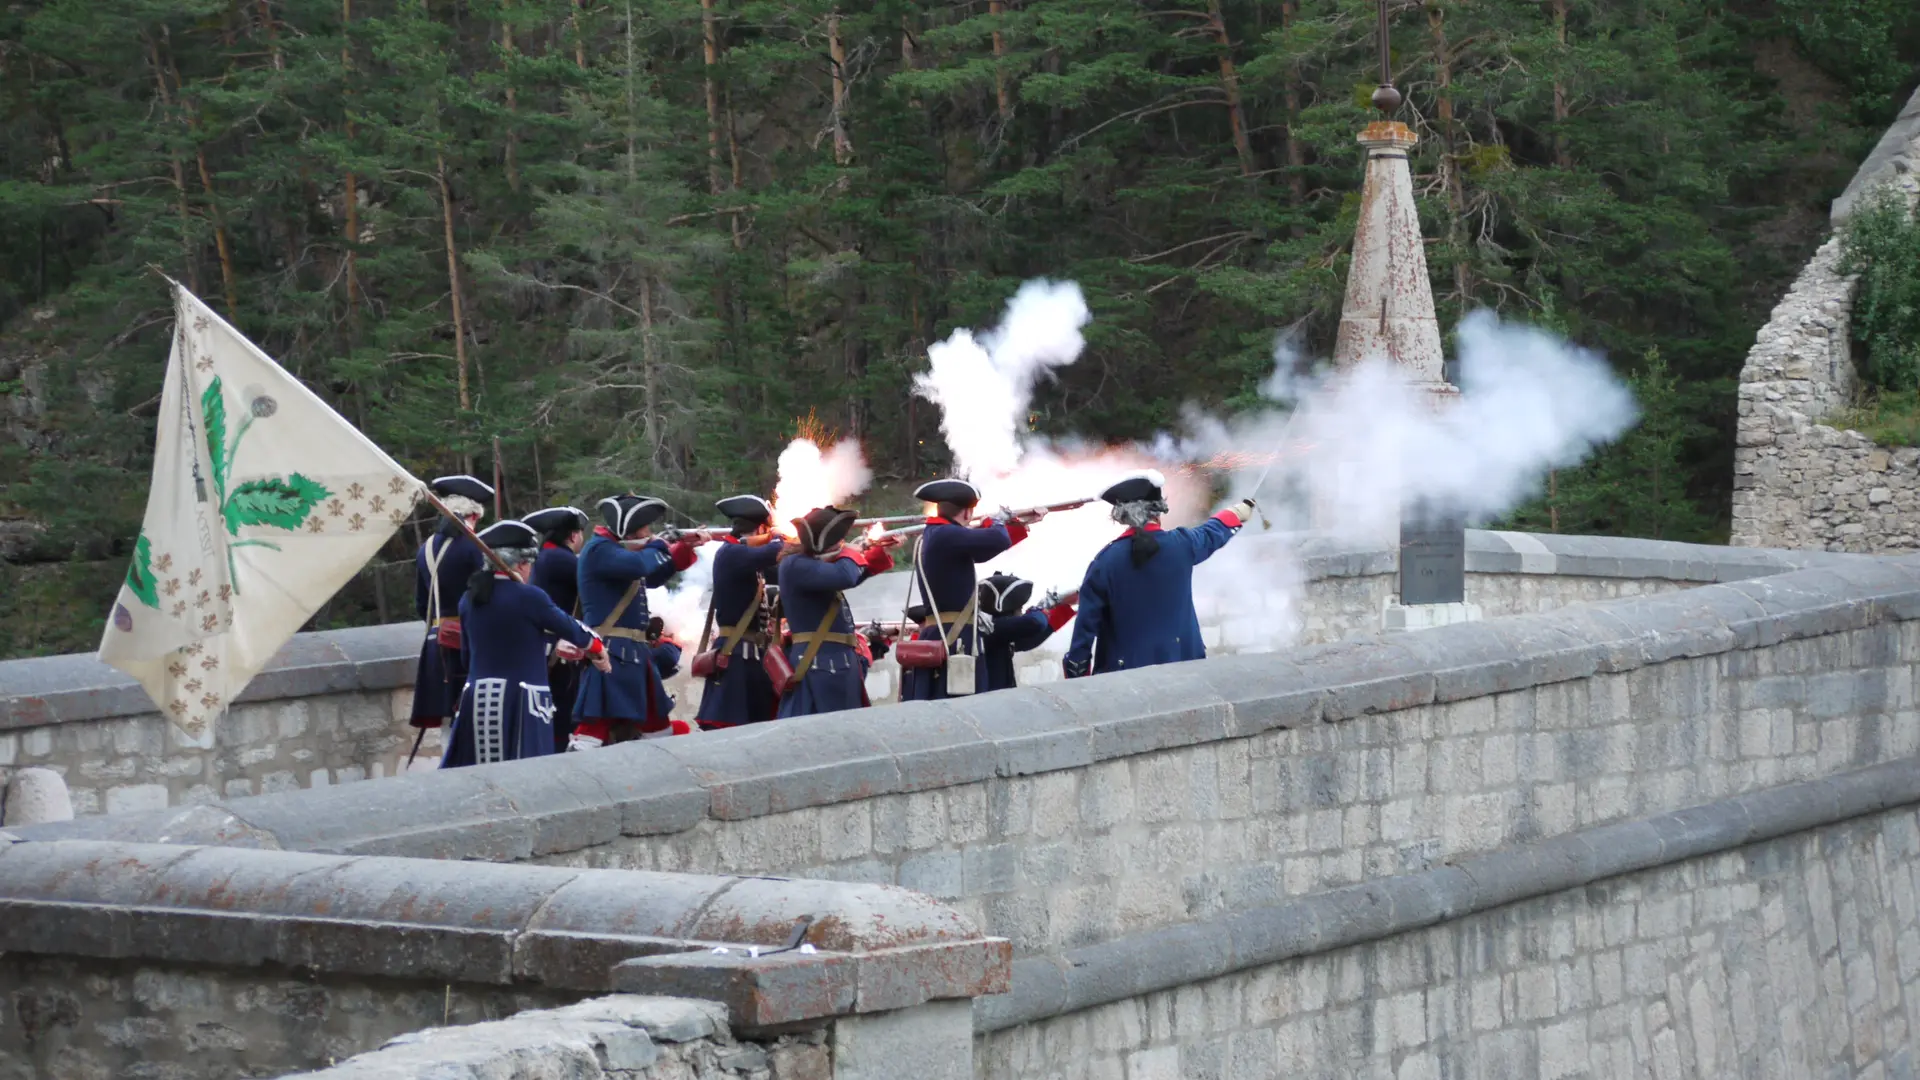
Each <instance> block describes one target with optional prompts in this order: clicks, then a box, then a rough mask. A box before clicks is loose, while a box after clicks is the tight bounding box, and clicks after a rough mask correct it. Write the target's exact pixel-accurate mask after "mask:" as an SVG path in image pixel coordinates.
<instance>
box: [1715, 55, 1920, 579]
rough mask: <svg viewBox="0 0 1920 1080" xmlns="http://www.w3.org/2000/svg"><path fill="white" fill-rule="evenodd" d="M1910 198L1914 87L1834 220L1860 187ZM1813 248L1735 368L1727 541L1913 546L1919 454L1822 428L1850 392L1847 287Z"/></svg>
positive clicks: (1834, 262) (1916, 105)
mask: <svg viewBox="0 0 1920 1080" xmlns="http://www.w3.org/2000/svg"><path fill="white" fill-rule="evenodd" d="M1883 185H1892V186H1894V187H1896V188H1897V189H1899V190H1902V191H1904V192H1906V194H1907V196H1908V198H1909V199H1920V91H1916V92H1915V93H1914V96H1913V99H1912V100H1911V101H1909V102H1908V103H1907V107H1906V108H1905V109H1904V110H1902V111H1901V114H1900V118H1899V119H1898V120H1896V121H1895V122H1894V124H1893V126H1892V127H1891V128H1889V129H1888V131H1887V134H1886V135H1885V136H1884V137H1883V138H1882V139H1881V140H1880V144H1879V145H1878V146H1877V147H1875V149H1874V151H1873V153H1872V154H1870V155H1869V156H1868V157H1867V160H1866V162H1865V164H1863V165H1862V166H1861V167H1860V171H1859V172H1858V173H1857V174H1855V176H1854V178H1853V182H1852V183H1850V184H1848V185H1847V190H1846V191H1845V192H1844V193H1843V194H1842V195H1841V196H1840V198H1839V199H1836V200H1835V201H1834V204H1833V220H1834V223H1835V225H1836V226H1837V225H1839V224H1841V223H1843V222H1845V220H1846V218H1847V215H1849V214H1850V213H1852V211H1853V209H1854V207H1856V206H1858V205H1859V204H1860V200H1861V199H1862V198H1863V197H1864V196H1865V195H1866V193H1867V192H1869V191H1871V190H1873V189H1875V188H1878V187H1881V186H1883ZM1839 261H1840V242H1839V240H1838V239H1832V240H1829V241H1827V243H1826V244H1824V245H1823V246H1822V247H1821V248H1820V250H1819V252H1818V253H1816V254H1815V255H1814V257H1813V261H1811V262H1809V263H1808V264H1807V267H1806V269H1805V270H1803V271H1801V273H1800V276H1799V278H1797V279H1796V280H1795V281H1794V283H1793V287H1792V288H1791V289H1789V290H1788V291H1787V295H1786V296H1785V297H1784V298H1783V299H1782V300H1781V301H1780V304H1779V306H1777V307H1775V308H1774V309H1773V316H1772V318H1771V319H1769V320H1768V322H1767V325H1766V326H1764V327H1762V328H1761V329H1760V333H1759V335H1758V338H1757V340H1756V341H1755V343H1754V346H1753V351H1752V352H1750V353H1748V354H1747V363H1746V366H1745V367H1744V368H1743V369H1742V370H1741V372H1740V406H1739V408H1740V415H1739V426H1738V429H1737V430H1738V445H1737V447H1736V449H1735V451H1734V463H1733V472H1734V476H1733V485H1734V492H1733V541H1732V542H1733V543H1735V544H1740V545H1746V546H1750V547H1789V548H1817V549H1824V550H1829V551H1869V552H1880V551H1909V550H1915V549H1920V450H1916V449H1912V448H1905V449H1894V450H1889V449H1887V448H1884V447H1879V446H1876V445H1874V443H1873V440H1871V439H1869V438H1867V437H1866V436H1865V435H1862V434H1860V433H1859V432H1857V431H1843V430H1839V429H1837V428H1834V427H1830V426H1828V425H1826V424H1824V423H1822V422H1821V421H1822V420H1824V419H1826V418H1828V417H1831V416H1833V415H1834V414H1836V413H1838V412H1839V411H1840V410H1842V409H1844V408H1846V407H1847V405H1848V404H1849V403H1850V402H1851V401H1852V399H1853V395H1854V393H1855V392H1856V390H1857V389H1858V378H1857V376H1856V374H1855V371H1854V367H1853V356H1852V348H1851V345H1852V320H1851V311H1852V308H1853V300H1854V281H1853V279H1852V278H1850V277H1847V276H1845V275H1842V274H1841V273H1840V272H1839V269H1838V267H1839Z"/></svg>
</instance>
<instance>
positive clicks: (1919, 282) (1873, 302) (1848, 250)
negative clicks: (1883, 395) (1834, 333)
mask: <svg viewBox="0 0 1920 1080" xmlns="http://www.w3.org/2000/svg"><path fill="white" fill-rule="evenodd" d="M1842 245H1843V246H1842V248H1841V256H1840V269H1841V271H1842V272H1844V273H1848V274H1858V275H1860V283H1859V286H1858V292H1857V293H1856V294H1855V296H1854V301H1853V336H1854V338H1855V339H1856V340H1858V341H1860V342H1863V343H1864V344H1865V345H1866V363H1865V364H1864V365H1863V371H1862V374H1863V375H1865V376H1866V381H1867V384H1868V386H1869V387H1870V388H1872V389H1874V390H1884V391H1893V392H1896V393H1898V392H1902V391H1912V390H1920V221H1917V220H1915V218H1914V215H1913V213H1912V211H1911V209H1910V208H1909V206H1908V204H1907V201H1906V199H1905V198H1903V197H1902V196H1900V195H1898V194H1897V193H1895V192H1893V191H1891V190H1886V191H1883V192H1881V193H1880V194H1879V195H1877V196H1876V197H1874V198H1871V199H1868V200H1867V201H1866V202H1865V203H1864V204H1863V205H1862V206H1861V207H1860V208H1859V209H1858V210H1856V211H1855V212H1854V214H1853V216H1852V217H1851V218H1849V219H1848V221H1847V225H1846V231H1845V234H1844V239H1843V240H1842Z"/></svg>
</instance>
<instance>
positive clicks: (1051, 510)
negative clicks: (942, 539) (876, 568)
mask: <svg viewBox="0 0 1920 1080" xmlns="http://www.w3.org/2000/svg"><path fill="white" fill-rule="evenodd" d="M1093 501H1094V500H1093V497H1091V496H1089V497H1087V498H1084V499H1069V500H1067V501H1066V502H1057V503H1048V504H1047V505H1045V506H1026V507H1022V508H1020V509H1018V510H1009V511H1007V516H1009V517H1016V518H1022V517H1026V516H1027V515H1028V514H1055V513H1061V512H1063V511H1067V510H1078V509H1080V508H1081V507H1083V506H1085V505H1087V504H1088V503H1090V502H1093ZM988 516H991V517H993V518H996V519H997V518H999V517H1000V514H999V513H997V512H996V513H994V514H991V515H988ZM888 520H890V519H888V518H875V519H873V523H883V522H886V521H888ZM892 520H901V521H917V522H919V524H917V525H908V526H906V527H904V528H899V529H887V530H886V531H885V532H881V533H879V534H877V535H870V536H868V537H867V539H869V540H879V539H881V538H883V537H888V536H913V535H915V534H917V533H922V532H925V531H926V529H927V520H928V517H927V516H926V515H922V516H920V517H905V518H898V519H892ZM859 523H860V522H859V521H858V520H855V522H854V524H856V525H858V524H859ZM868 527H869V528H871V527H872V524H869V526H868Z"/></svg>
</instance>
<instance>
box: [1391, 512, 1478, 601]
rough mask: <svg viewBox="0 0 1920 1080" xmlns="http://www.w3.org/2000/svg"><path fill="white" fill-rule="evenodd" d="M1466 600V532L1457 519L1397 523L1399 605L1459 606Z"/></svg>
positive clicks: (1432, 518) (1418, 519)
mask: <svg viewBox="0 0 1920 1080" xmlns="http://www.w3.org/2000/svg"><path fill="white" fill-rule="evenodd" d="M1466 598H1467V530H1466V526H1465V525H1464V524H1463V523H1462V522H1460V521H1459V520H1457V519H1453V520H1450V519H1447V518H1441V517H1422V518H1416V519H1411V520H1406V519H1403V520H1402V521H1401V522H1400V602H1401V603H1402V604H1458V603H1462V602H1464V601H1465V600H1466Z"/></svg>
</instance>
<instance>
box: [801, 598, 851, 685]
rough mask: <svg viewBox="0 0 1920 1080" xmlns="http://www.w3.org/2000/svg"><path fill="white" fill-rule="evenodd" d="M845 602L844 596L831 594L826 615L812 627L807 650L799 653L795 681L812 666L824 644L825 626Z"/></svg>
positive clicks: (805, 674) (828, 624) (803, 676)
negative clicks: (811, 638)
mask: <svg viewBox="0 0 1920 1080" xmlns="http://www.w3.org/2000/svg"><path fill="white" fill-rule="evenodd" d="M846 602H847V598H846V597H845V596H843V595H841V594H840V593H834V594H833V603H831V604H828V605H827V614H826V617H825V618H823V619H821V620H820V625H819V626H817V627H815V628H814V630H813V640H812V641H809V642H807V651H806V652H804V653H801V654H800V664H799V666H797V667H795V668H794V669H793V679H794V681H795V682H796V683H797V682H799V681H800V680H801V679H804V678H806V677H807V672H808V671H810V670H811V669H812V668H813V658H814V657H815V656H818V655H819V654H820V646H822V645H824V644H826V640H827V627H829V626H832V625H833V617H834V616H835V615H838V614H840V606H841V605H842V604H845V603H846Z"/></svg>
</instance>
